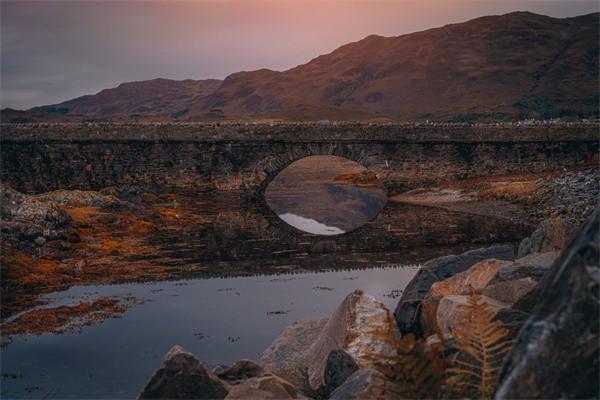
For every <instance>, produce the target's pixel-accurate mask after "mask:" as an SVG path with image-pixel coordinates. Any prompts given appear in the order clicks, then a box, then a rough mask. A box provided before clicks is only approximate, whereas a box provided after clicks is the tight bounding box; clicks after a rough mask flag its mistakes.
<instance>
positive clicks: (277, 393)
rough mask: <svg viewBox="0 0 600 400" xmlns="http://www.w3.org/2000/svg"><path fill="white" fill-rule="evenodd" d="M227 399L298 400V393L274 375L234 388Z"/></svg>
mask: <svg viewBox="0 0 600 400" xmlns="http://www.w3.org/2000/svg"><path fill="white" fill-rule="evenodd" d="M225 398H226V399H231V400H233V399H236V400H242V399H243V400H247V399H253V400H262V399H297V398H298V393H297V392H296V389H295V388H294V386H293V385H292V384H290V383H289V382H287V381H286V380H285V379H282V378H280V377H278V376H276V375H273V374H265V375H263V376H259V377H256V378H250V379H247V380H245V381H243V382H242V383H240V384H239V385H235V386H232V387H231V388H230V390H229V394H228V395H227V397H225Z"/></svg>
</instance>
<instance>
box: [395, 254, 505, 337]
mask: <svg viewBox="0 0 600 400" xmlns="http://www.w3.org/2000/svg"><path fill="white" fill-rule="evenodd" d="M491 258H494V259H497V260H513V259H514V251H513V248H512V246H510V245H496V246H491V247H488V248H482V249H476V250H471V251H467V252H466V253H463V254H460V255H456V256H446V257H440V258H436V259H433V260H430V261H428V262H426V263H425V264H423V267H422V268H421V269H420V270H419V272H417V274H416V275H415V277H414V278H413V279H412V280H411V281H410V283H409V284H408V285H407V286H406V289H405V290H404V293H403V294H402V297H401V298H400V301H399V302H398V305H397V306H396V310H395V312H394V315H395V318H396V322H397V324H398V327H399V328H400V332H401V333H402V334H403V335H406V334H408V333H415V334H416V335H417V336H422V335H423V333H424V331H423V326H422V324H421V313H422V302H423V299H424V298H425V297H426V296H427V294H428V293H429V290H430V289H431V286H432V285H433V284H434V283H436V282H439V281H442V280H444V279H447V278H450V277H452V276H453V275H455V274H457V273H460V272H463V271H465V270H467V269H469V268H470V267H471V266H472V265H473V264H475V263H477V262H479V261H483V260H486V259H491Z"/></svg>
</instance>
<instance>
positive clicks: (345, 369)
mask: <svg viewBox="0 0 600 400" xmlns="http://www.w3.org/2000/svg"><path fill="white" fill-rule="evenodd" d="M357 369H358V364H357V363H356V361H354V359H353V358H352V357H351V356H350V355H349V354H348V353H346V352H345V351H344V350H335V351H332V352H331V353H329V356H328V357H327V364H326V365H325V376H324V381H325V387H324V392H325V393H331V392H333V391H334V390H335V389H336V388H337V387H338V386H340V385H341V384H342V383H344V381H345V380H346V379H347V378H348V377H349V376H350V375H352V374H353V373H354V371H356V370H357Z"/></svg>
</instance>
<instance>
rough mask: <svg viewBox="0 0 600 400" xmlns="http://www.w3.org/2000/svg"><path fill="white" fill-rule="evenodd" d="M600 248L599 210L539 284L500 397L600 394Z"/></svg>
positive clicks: (506, 368)
mask: <svg viewBox="0 0 600 400" xmlns="http://www.w3.org/2000/svg"><path fill="white" fill-rule="evenodd" d="M599 249H600V214H599V212H598V211H596V212H595V213H594V214H593V216H592V217H591V219H590V220H589V221H588V222H587V223H586V224H585V225H584V226H583V227H582V229H581V230H580V232H579V233H578V234H577V235H576V237H575V239H574V240H573V241H572V242H571V243H570V244H569V245H568V246H567V247H566V248H565V249H564V250H563V252H562V253H561V255H560V256H559V258H558V259H557V260H556V262H555V263H554V264H553V266H552V268H551V270H550V271H549V273H548V275H547V276H546V277H545V278H544V280H543V281H542V282H541V283H540V285H539V291H540V295H539V302H538V303H537V304H536V306H535V308H534V309H533V313H532V315H531V316H530V317H529V319H528V320H527V321H526V323H525V325H524V326H523V328H522V329H521V331H520V333H519V336H518V338H517V341H516V343H515V346H514V348H513V350H512V352H511V353H510V356H509V358H508V360H507V362H506V364H505V365H504V367H503V370H502V372H501V374H500V379H499V384H498V387H497V390H496V394H495V398H496V399H526V398H527V399H529V398H590V399H591V398H596V399H597V398H600V365H599V364H600V351H599V349H600V337H599V329H600V320H599V319H600V318H599V316H600V302H599V295H598V292H599V290H600V265H599V259H600V253H599Z"/></svg>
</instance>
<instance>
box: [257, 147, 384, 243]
mask: <svg viewBox="0 0 600 400" xmlns="http://www.w3.org/2000/svg"><path fill="white" fill-rule="evenodd" d="M265 199H266V201H267V204H268V205H269V207H270V208H271V209H272V210H273V211H274V212H275V213H276V214H277V215H278V216H279V217H280V218H281V219H282V220H284V221H285V222H287V223H288V224H289V225H291V226H293V227H295V228H297V229H299V230H301V231H304V232H308V233H313V234H318V235H339V234H342V233H346V232H350V231H353V230H355V229H357V228H359V227H361V226H362V225H364V224H366V223H367V222H368V221H369V220H371V219H373V218H374V217H375V216H376V215H377V214H378V213H379V212H380V211H381V210H382V209H383V207H384V206H385V204H386V202H387V194H386V192H385V189H384V188H383V186H382V185H381V183H380V182H379V181H378V180H377V177H376V176H375V174H373V173H370V172H369V171H368V170H367V169H366V168H365V167H363V166H361V165H360V164H358V163H356V162H354V161H350V160H348V159H345V158H342V157H336V156H310V157H306V158H303V159H300V160H298V161H295V162H294V163H292V164H291V165H289V166H288V167H287V168H285V169H284V170H283V171H281V172H280V173H279V174H278V175H277V176H276V177H275V179H273V181H272V182H271V183H270V184H269V186H268V187H267V190H266V192H265Z"/></svg>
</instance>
